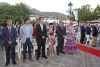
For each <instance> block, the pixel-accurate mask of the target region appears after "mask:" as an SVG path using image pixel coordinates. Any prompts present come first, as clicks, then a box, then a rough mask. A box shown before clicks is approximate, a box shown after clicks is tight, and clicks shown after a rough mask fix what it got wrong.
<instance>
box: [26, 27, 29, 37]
mask: <svg viewBox="0 0 100 67" xmlns="http://www.w3.org/2000/svg"><path fill="white" fill-rule="evenodd" d="M26 31H27V33H26V34H27V37H29V35H28V26H26Z"/></svg>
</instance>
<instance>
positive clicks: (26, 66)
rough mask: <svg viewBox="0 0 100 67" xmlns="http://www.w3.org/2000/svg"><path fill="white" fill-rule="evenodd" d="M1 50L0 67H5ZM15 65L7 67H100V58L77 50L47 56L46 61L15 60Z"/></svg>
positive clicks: (41, 59)
mask: <svg viewBox="0 0 100 67" xmlns="http://www.w3.org/2000/svg"><path fill="white" fill-rule="evenodd" d="M3 55H4V54H3V50H1V49H0V67H5V66H4V65H5V64H4V56H3ZM16 60H17V64H16V65H15V66H14V65H13V64H12V62H11V63H10V65H9V66H7V67H100V57H97V56H94V55H91V54H89V53H86V52H83V51H80V50H78V51H77V53H75V54H67V53H66V54H60V56H57V55H56V54H55V55H54V56H53V57H50V56H48V59H47V60H46V59H43V58H40V60H39V61H36V59H35V58H34V62H30V61H29V60H28V59H27V61H26V63H22V60H20V61H19V60H18V58H16Z"/></svg>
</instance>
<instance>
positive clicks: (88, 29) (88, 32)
mask: <svg viewBox="0 0 100 67" xmlns="http://www.w3.org/2000/svg"><path fill="white" fill-rule="evenodd" d="M90 33H91V28H90V27H89V26H87V27H86V34H88V35H90Z"/></svg>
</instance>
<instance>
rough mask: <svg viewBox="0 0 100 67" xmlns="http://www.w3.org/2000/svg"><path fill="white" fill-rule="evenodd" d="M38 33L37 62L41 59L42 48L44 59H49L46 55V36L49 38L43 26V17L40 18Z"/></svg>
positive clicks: (37, 27)
mask: <svg viewBox="0 0 100 67" xmlns="http://www.w3.org/2000/svg"><path fill="white" fill-rule="evenodd" d="M36 33H37V37H36V40H37V45H38V50H37V60H39V58H40V50H41V47H42V57H43V58H45V59H47V57H46V55H45V42H46V36H47V31H46V26H45V25H44V24H43V17H39V24H38V25H37V26H36Z"/></svg>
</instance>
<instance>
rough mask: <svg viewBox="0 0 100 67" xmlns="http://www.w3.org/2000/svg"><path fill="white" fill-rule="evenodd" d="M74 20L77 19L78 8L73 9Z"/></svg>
mask: <svg viewBox="0 0 100 67" xmlns="http://www.w3.org/2000/svg"><path fill="white" fill-rule="evenodd" d="M73 14H74V17H75V20H78V10H73Z"/></svg>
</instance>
